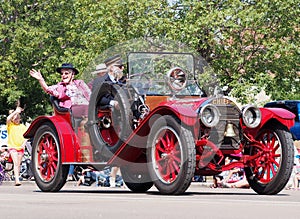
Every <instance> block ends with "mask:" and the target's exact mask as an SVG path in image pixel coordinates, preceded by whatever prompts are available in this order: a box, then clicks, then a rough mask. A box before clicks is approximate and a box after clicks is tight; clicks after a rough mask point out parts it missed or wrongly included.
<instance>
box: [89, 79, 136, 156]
mask: <svg viewBox="0 0 300 219" xmlns="http://www.w3.org/2000/svg"><path fill="white" fill-rule="evenodd" d="M107 97H109V98H112V99H113V100H115V101H117V102H118V107H111V106H109V105H103V103H102V102H103V101H102V100H103V98H107ZM131 127H132V112H131V109H130V104H129V100H128V98H127V95H126V92H125V91H124V89H123V87H121V86H120V85H118V84H114V83H111V82H103V83H102V84H101V85H100V86H98V87H96V88H95V89H93V92H92V94H91V98H90V103H89V113H88V130H89V135H90V139H91V142H92V145H93V147H94V149H95V151H97V150H98V152H99V153H100V156H101V157H105V158H110V157H112V155H113V154H114V153H115V152H116V151H117V150H118V149H119V148H120V146H121V145H122V144H123V142H124V141H126V139H127V138H128V136H129V135H130V133H131V132H132V128H131Z"/></svg>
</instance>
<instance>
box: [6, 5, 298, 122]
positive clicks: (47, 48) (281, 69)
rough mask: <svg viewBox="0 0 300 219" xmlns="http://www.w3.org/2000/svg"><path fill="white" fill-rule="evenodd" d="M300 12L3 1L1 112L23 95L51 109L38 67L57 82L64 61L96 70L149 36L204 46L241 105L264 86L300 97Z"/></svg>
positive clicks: (34, 108)
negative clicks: (109, 53)
mask: <svg viewBox="0 0 300 219" xmlns="http://www.w3.org/2000/svg"><path fill="white" fill-rule="evenodd" d="M170 2H172V4H170ZM299 12H300V9H299V3H298V2H297V1H296V0H286V1H279V0H273V1H251V0H248V1H246V0H244V1H242V0H227V1H223V0H222V1H198V0H178V1H175V0H174V1H167V0H165V1H162V0H160V1H159V0H153V1H147V0H139V1H136V0H122V1H121V0H110V1H108V0H104V1H94V0H52V1H46V0H25V1H24V0H22V1H21V0H12V1H5V0H3V1H1V5H0V46H1V50H0V90H1V94H0V104H1V105H2V106H5V107H1V108H0V115H6V114H7V111H8V109H10V108H13V107H15V102H16V100H17V99H19V98H20V97H23V98H24V100H25V102H26V104H27V109H26V113H27V115H29V116H31V117H36V116H37V115H41V114H45V113H46V114H50V113H51V111H52V109H51V106H50V105H49V96H48V95H47V94H45V93H44V92H43V91H42V90H41V88H40V86H39V84H38V82H37V81H36V80H34V79H33V78H31V77H30V76H29V73H28V72H29V70H30V69H31V68H36V69H40V70H41V72H42V74H43V75H44V76H45V78H46V81H47V83H48V84H54V83H57V82H58V80H59V79H60V77H59V75H58V74H56V73H55V68H56V67H57V66H59V65H60V64H61V63H63V62H72V63H74V64H75V66H76V67H77V68H78V69H79V71H80V72H83V73H84V72H87V73H88V72H89V71H90V68H94V66H93V64H95V61H98V60H103V59H104V58H105V57H99V55H100V54H102V52H103V51H105V50H107V49H108V48H110V47H111V46H113V45H116V44H118V43H121V42H125V41H128V40H132V42H133V43H134V40H133V39H136V38H141V37H153V38H164V39H166V40H173V41H181V42H183V43H185V44H186V45H188V46H189V47H190V48H192V49H194V50H196V51H198V52H199V53H200V54H201V55H202V57H204V58H205V59H206V60H207V61H208V63H209V64H210V65H211V66H212V67H213V69H214V72H213V73H212V74H215V75H217V77H218V79H219V80H220V83H221V84H224V85H228V86H229V87H230V89H231V94H232V95H233V96H235V97H237V98H239V100H240V101H241V102H249V101H252V100H251V98H249V97H251V96H254V95H255V94H256V93H258V92H259V91H260V90H262V89H264V90H265V91H266V92H267V94H269V95H271V96H272V98H273V99H295V98H298V99H299V75H298V74H299V72H300V69H299V65H300V64H299V60H300V59H299V23H300V22H299V14H300V13H299ZM83 73H81V74H80V75H79V77H83V75H84V74H83ZM203 83H205V82H203ZM246 94H247V95H246ZM250 94H251V95H250Z"/></svg>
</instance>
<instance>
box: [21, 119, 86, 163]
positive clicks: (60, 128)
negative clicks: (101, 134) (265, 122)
mask: <svg viewBox="0 0 300 219" xmlns="http://www.w3.org/2000/svg"><path fill="white" fill-rule="evenodd" d="M47 122H48V123H49V122H50V123H52V124H53V126H54V127H55V130H56V132H57V135H58V138H59V143H60V151H61V159H62V160H61V161H62V163H64V162H79V161H80V160H81V157H80V145H79V143H78V140H77V136H76V134H75V132H74V130H73V128H72V126H71V124H70V123H68V122H67V121H66V120H65V119H64V118H62V117H61V116H39V117H38V118H36V119H35V120H34V121H33V122H32V123H31V125H30V126H29V128H28V129H27V131H26V132H25V133H24V137H25V138H34V135H35V133H36V131H37V129H38V128H39V127H40V126H42V125H43V124H45V123H47Z"/></svg>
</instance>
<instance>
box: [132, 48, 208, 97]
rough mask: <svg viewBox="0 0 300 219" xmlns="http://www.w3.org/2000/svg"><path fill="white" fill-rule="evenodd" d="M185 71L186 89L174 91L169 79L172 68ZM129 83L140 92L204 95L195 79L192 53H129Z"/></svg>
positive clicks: (148, 93)
mask: <svg viewBox="0 0 300 219" xmlns="http://www.w3.org/2000/svg"><path fill="white" fill-rule="evenodd" d="M174 68H180V69H182V70H183V72H185V74H186V79H187V83H186V86H185V88H184V89H182V90H180V91H176V92H175V91H174V90H172V89H170V87H169V85H168V83H167V82H166V81H167V75H168V72H169V71H170V70H171V69H174ZM128 79H129V80H128V81H127V82H128V83H129V84H131V85H132V86H133V87H135V88H136V89H137V91H138V93H140V94H146V95H174V94H176V95H191V96H195V95H196V96H199V95H202V94H203V93H202V91H201V89H200V88H199V86H198V84H197V82H196V80H195V63H194V56H193V55H192V54H190V53H148V52H147V53H143V52H134V53H129V55H128ZM174 92H175V93H174Z"/></svg>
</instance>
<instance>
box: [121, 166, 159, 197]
mask: <svg viewBox="0 0 300 219" xmlns="http://www.w3.org/2000/svg"><path fill="white" fill-rule="evenodd" d="M121 173H122V178H123V181H124V183H125V184H126V186H127V187H128V189H130V190H131V191H133V192H137V193H142V192H146V191H148V190H149V189H150V188H151V187H152V186H153V182H152V181H151V178H150V176H149V174H148V173H147V172H144V171H134V170H133V169H129V167H121Z"/></svg>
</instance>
